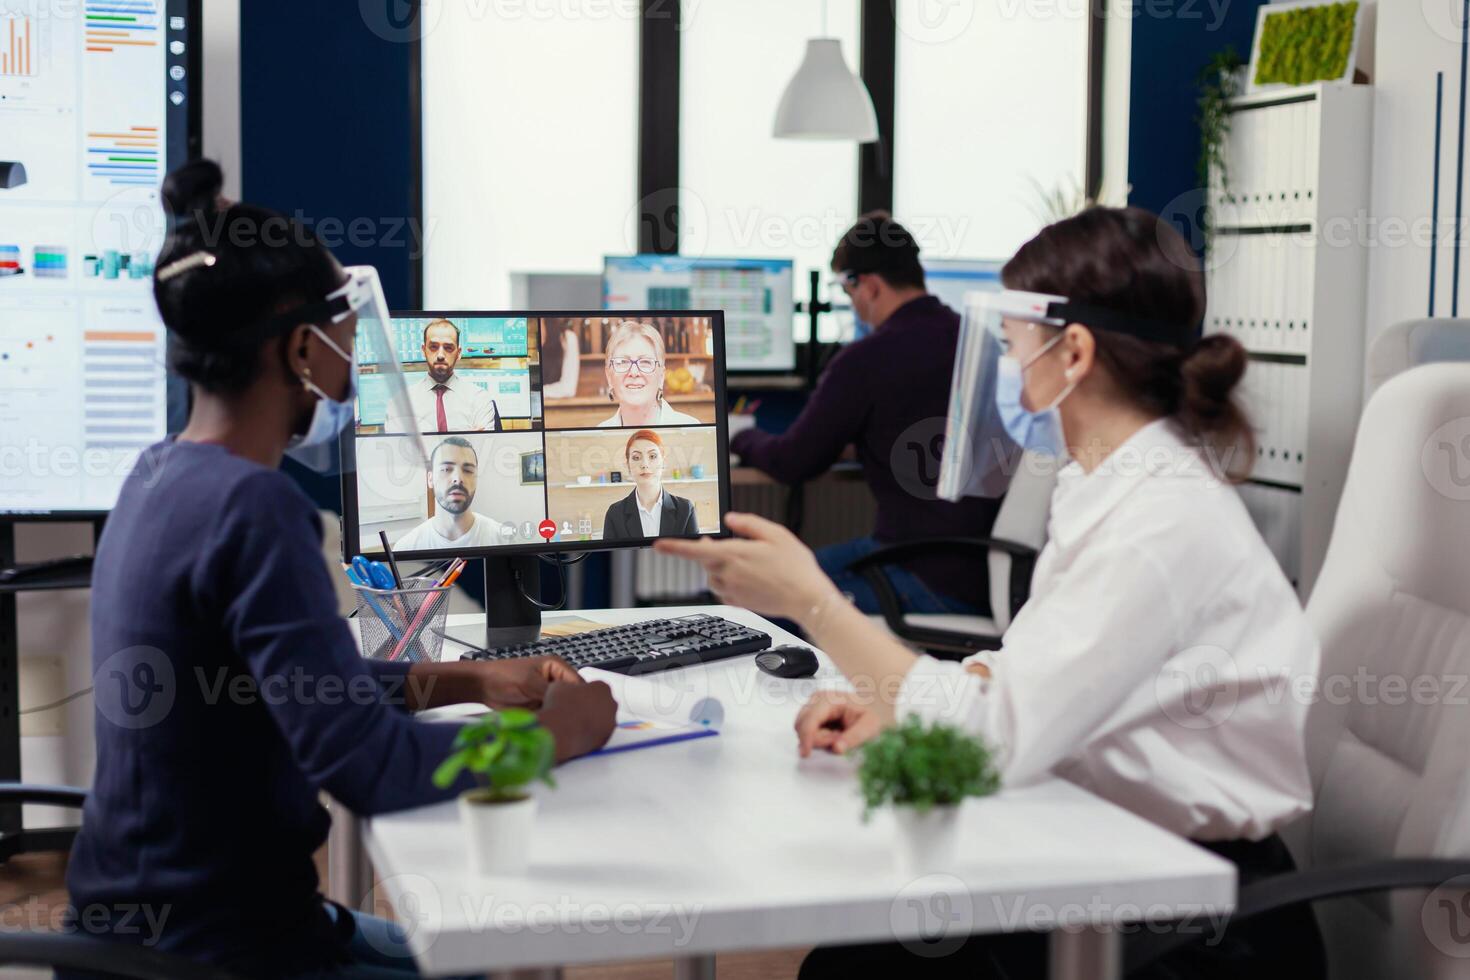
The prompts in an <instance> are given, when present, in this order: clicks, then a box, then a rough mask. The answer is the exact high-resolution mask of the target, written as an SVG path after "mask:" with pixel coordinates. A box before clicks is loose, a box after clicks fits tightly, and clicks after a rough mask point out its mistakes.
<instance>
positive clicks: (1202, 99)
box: [1194, 45, 1244, 193]
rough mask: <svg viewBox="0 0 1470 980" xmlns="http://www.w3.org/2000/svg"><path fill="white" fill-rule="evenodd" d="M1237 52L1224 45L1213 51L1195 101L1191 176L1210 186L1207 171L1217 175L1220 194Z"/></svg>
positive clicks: (1225, 184) (1224, 187)
mask: <svg viewBox="0 0 1470 980" xmlns="http://www.w3.org/2000/svg"><path fill="white" fill-rule="evenodd" d="M1243 64H1244V62H1243V61H1241V59H1240V55H1238V54H1236V52H1235V49H1234V48H1233V47H1231V46H1229V45H1226V47H1225V50H1223V51H1219V52H1216V54H1215V55H1214V56H1213V57H1211V58H1210V60H1209V61H1208V62H1207V63H1206V64H1205V66H1204V68H1202V69H1201V70H1200V73H1199V78H1198V80H1197V81H1198V83H1199V103H1198V109H1197V110H1196V112H1195V117H1194V118H1195V122H1196V123H1198V124H1199V159H1198V161H1196V163H1195V176H1196V177H1197V178H1198V179H1199V186H1200V187H1206V188H1207V187H1209V186H1210V170H1211V169H1214V170H1215V171H1216V172H1217V173H1219V175H1220V190H1221V192H1222V193H1224V192H1226V191H1228V190H1229V189H1230V166H1229V162H1228V160H1227V159H1226V156H1225V140H1226V139H1228V138H1229V136H1230V101H1231V100H1232V99H1234V98H1236V97H1237V96H1238V95H1240V66H1241V65H1243Z"/></svg>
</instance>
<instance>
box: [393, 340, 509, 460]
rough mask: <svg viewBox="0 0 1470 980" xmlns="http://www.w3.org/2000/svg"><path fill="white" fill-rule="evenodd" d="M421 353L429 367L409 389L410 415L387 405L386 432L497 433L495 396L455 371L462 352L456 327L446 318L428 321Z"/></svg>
mask: <svg viewBox="0 0 1470 980" xmlns="http://www.w3.org/2000/svg"><path fill="white" fill-rule="evenodd" d="M423 352H424V363H425V364H427V365H428V367H429V369H428V371H426V372H424V374H423V375H421V376H420V378H419V380H418V381H416V382H414V383H413V384H411V385H409V388H408V398H409V402H410V404H411V406H412V408H413V417H412V418H407V417H405V416H404V415H402V414H400V413H396V412H394V410H393V409H392V408H391V407H390V408H389V413H388V420H387V425H386V426H385V428H386V429H387V431H388V432H499V431H500V430H501V425H500V409H499V408H498V406H496V404H495V399H493V398H491V397H490V393H489V392H488V391H486V390H484V389H483V388H481V387H480V386H478V385H476V384H474V383H473V382H472V381H470V380H469V379H468V378H465V377H463V376H462V375H459V374H456V373H455V371H454V367H455V365H456V364H458V363H459V359H460V356H461V355H462V354H463V353H464V348H463V347H462V346H460V342H459V327H457V326H455V325H454V324H453V323H452V322H450V321H449V320H442V319H441V320H431V321H429V323H428V324H427V325H426V326H425V327H424V345H423ZM410 377H412V375H410Z"/></svg>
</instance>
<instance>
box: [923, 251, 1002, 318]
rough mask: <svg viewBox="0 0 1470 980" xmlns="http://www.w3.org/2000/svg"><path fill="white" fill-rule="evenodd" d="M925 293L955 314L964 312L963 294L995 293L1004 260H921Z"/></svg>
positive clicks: (999, 284) (998, 286)
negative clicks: (937, 299) (931, 295)
mask: <svg viewBox="0 0 1470 980" xmlns="http://www.w3.org/2000/svg"><path fill="white" fill-rule="evenodd" d="M920 264H921V265H923V267H924V281H925V283H926V284H927V285H928V287H929V292H931V293H933V294H934V295H935V296H938V297H939V298H940V300H942V301H943V302H944V305H945V306H948V307H949V308H950V309H952V310H954V311H955V312H956V313H963V312H964V311H965V294H966V293H972V292H976V291H980V292H999V291H1000V290H1001V289H1002V288H1004V287H1002V286H1001V283H1000V270H1001V268H1002V267H1003V266H1004V265H1005V262H1003V261H999V260H992V259H921V260H920Z"/></svg>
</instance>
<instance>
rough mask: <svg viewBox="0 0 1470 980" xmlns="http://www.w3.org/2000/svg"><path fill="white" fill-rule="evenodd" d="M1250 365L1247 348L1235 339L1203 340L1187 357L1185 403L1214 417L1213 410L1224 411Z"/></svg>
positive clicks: (1216, 336) (1224, 336) (1223, 336)
mask: <svg viewBox="0 0 1470 980" xmlns="http://www.w3.org/2000/svg"><path fill="white" fill-rule="evenodd" d="M1249 363H1250V358H1249V357H1248V356H1247V354H1246V352H1245V348H1244V347H1242V346H1241V345H1240V341H1238V340H1236V339H1235V338H1234V337H1231V336H1229V335H1227V334H1222V333H1216V334H1210V335H1208V336H1206V337H1203V338H1201V340H1200V342H1199V343H1198V344H1196V345H1195V347H1194V349H1193V350H1192V351H1190V352H1189V354H1188V355H1187V356H1186V357H1185V358H1184V364H1183V367H1182V374H1183V376H1184V401H1185V404H1186V405H1188V406H1192V407H1194V408H1195V409H1196V410H1197V411H1200V412H1201V413H1202V414H1214V413H1213V412H1210V409H1211V408H1212V407H1213V408H1216V409H1217V410H1218V409H1224V408H1225V407H1226V406H1227V405H1228V404H1229V402H1230V394H1231V392H1233V391H1234V390H1235V386H1236V385H1237V384H1239V383H1240V379H1241V378H1242V377H1243V376H1244V375H1245V369H1246V366H1247V365H1248V364H1249Z"/></svg>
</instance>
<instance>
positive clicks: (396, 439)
mask: <svg viewBox="0 0 1470 980" xmlns="http://www.w3.org/2000/svg"><path fill="white" fill-rule="evenodd" d="M390 329H391V331H392V334H391V336H390V338H389V340H390V342H391V343H392V344H393V346H394V350H395V353H394V356H395V357H396V358H397V359H398V366H399V368H400V369H401V371H402V373H403V376H404V381H405V383H406V386H407V389H408V402H409V404H408V405H407V406H405V405H403V402H402V400H401V399H399V400H396V401H395V400H394V399H393V397H392V394H391V392H392V390H393V386H392V385H391V383H390V374H389V373H387V372H385V371H384V370H382V366H381V365H377V364H372V363H360V364H359V367H358V372H359V373H358V404H357V420H356V428H355V436H356V438H355V440H354V453H355V456H356V473H355V477H353V479H354V480H355V488H356V497H357V501H356V513H357V524H358V527H357V530H358V538H359V541H358V551H359V552H360V553H362V554H381V553H382V551H383V548H382V545H381V543H380V542H381V538H380V535H379V532H382V531H385V532H387V536H388V540H389V542H390V543H391V544H392V546H393V550H394V553H395V554H399V553H403V554H413V553H417V554H424V555H427V553H442V554H445V555H454V554H460V553H463V552H465V551H467V550H469V549H480V548H495V547H507V548H508V547H525V546H534V545H541V546H556V545H573V544H577V543H585V542H630V541H637V542H646V541H649V540H652V539H653V538H656V537H662V536H686V537H689V536H696V535H699V534H712V533H717V532H718V531H719V530H720V467H719V434H718V429H717V428H716V425H715V409H716V404H717V403H716V399H717V397H718V394H719V392H718V387H719V386H718V379H717V378H716V370H717V368H716V357H715V349H716V343H717V341H718V338H717V337H716V331H717V330H718V329H719V327H718V323H717V319H716V318H714V317H709V316H687V315H685V316H667V315H647V314H636V313H627V314H607V315H603V314H597V315H581V316H564V317H540V316H525V317H507V316H498V317H476V316H462V315H435V314H423V315H415V316H404V317H399V318H396V319H394V320H393V321H392V323H391V327H390ZM364 346H365V345H363V344H359V350H360V351H361V350H363V349H364ZM410 433H413V434H416V436H417V437H419V438H422V440H423V453H426V454H427V455H428V457H429V460H428V469H427V472H426V471H425V469H424V460H423V457H422V455H421V454H420V452H419V450H418V448H417V447H416V446H415V445H414V442H415V438H416V436H415V435H410Z"/></svg>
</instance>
